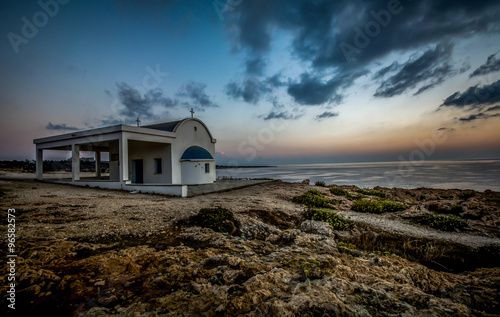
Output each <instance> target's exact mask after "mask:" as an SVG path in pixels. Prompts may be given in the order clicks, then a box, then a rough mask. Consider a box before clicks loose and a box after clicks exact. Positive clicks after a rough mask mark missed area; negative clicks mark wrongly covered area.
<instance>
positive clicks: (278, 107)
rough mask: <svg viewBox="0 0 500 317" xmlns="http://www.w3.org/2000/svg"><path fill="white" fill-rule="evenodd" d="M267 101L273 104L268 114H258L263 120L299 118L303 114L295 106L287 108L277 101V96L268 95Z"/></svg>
mask: <svg viewBox="0 0 500 317" xmlns="http://www.w3.org/2000/svg"><path fill="white" fill-rule="evenodd" d="M267 101H269V102H270V103H272V104H273V108H272V110H271V111H270V112H269V113H268V114H264V115H260V116H259V118H261V119H264V120H271V119H281V120H296V119H299V118H301V117H302V116H303V115H304V114H303V113H301V112H300V111H299V110H298V109H297V108H295V109H293V110H288V109H287V107H285V105H284V104H282V103H280V102H279V101H278V98H277V97H275V96H274V97H268V98H267Z"/></svg>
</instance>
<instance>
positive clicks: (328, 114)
mask: <svg viewBox="0 0 500 317" xmlns="http://www.w3.org/2000/svg"><path fill="white" fill-rule="evenodd" d="M338 116H339V114H338V112H330V111H325V112H323V113H322V114H320V115H317V116H316V120H323V119H327V118H333V117H338Z"/></svg>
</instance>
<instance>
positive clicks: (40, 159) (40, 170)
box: [36, 148, 43, 180]
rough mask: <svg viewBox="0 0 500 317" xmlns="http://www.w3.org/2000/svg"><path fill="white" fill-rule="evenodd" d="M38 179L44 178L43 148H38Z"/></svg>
mask: <svg viewBox="0 0 500 317" xmlns="http://www.w3.org/2000/svg"><path fill="white" fill-rule="evenodd" d="M36 179H39V180H42V179H43V150H42V149H38V148H37V149H36Z"/></svg>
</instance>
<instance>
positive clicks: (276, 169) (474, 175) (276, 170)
mask: <svg viewBox="0 0 500 317" xmlns="http://www.w3.org/2000/svg"><path fill="white" fill-rule="evenodd" d="M217 177H218V178H224V177H226V178H231V177H232V178H272V179H280V180H282V181H284V182H300V181H303V180H304V179H309V180H310V181H311V184H314V183H315V182H316V181H323V182H325V183H326V184H328V185H333V184H335V185H356V186H358V187H360V188H373V187H375V186H381V187H388V188H392V187H398V188H408V189H410V188H419V187H428V188H441V189H471V190H477V191H484V190H493V191H500V159H477V160H440V161H430V160H428V161H416V162H408V161H406V162H404V161H397V162H359V163H326V164H293V165H276V166H270V167H248V168H224V169H218V170H217Z"/></svg>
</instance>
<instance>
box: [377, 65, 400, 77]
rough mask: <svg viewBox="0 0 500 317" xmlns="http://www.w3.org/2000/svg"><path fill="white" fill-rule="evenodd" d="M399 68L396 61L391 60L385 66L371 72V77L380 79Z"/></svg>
mask: <svg viewBox="0 0 500 317" xmlns="http://www.w3.org/2000/svg"><path fill="white" fill-rule="evenodd" d="M400 68H401V65H399V63H398V62H393V63H392V64H391V65H389V66H386V67H384V68H382V69H380V70H378V71H377V72H376V73H375V74H373V76H372V79H381V78H383V77H385V76H386V75H387V74H389V73H392V72H394V71H396V70H398V69H400Z"/></svg>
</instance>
